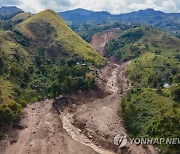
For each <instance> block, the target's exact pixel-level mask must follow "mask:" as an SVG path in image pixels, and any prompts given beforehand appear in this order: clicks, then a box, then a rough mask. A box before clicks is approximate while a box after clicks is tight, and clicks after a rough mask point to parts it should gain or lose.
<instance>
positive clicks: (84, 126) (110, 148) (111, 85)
mask: <svg viewBox="0 0 180 154" xmlns="http://www.w3.org/2000/svg"><path fill="white" fill-rule="evenodd" d="M127 65H128V63H124V64H122V65H120V66H119V65H117V64H113V63H109V65H108V66H106V67H105V68H103V69H102V70H100V71H99V72H98V74H99V75H98V77H99V80H102V83H101V86H102V88H103V90H104V91H108V92H109V95H106V96H105V97H101V98H94V99H89V98H86V97H84V99H78V100H80V101H79V102H77V103H76V104H73V105H71V106H70V107H67V108H66V109H65V110H64V112H63V113H62V114H60V115H59V114H58V113H57V111H56V110H55V109H54V108H53V107H52V103H53V100H44V101H42V102H37V103H34V104H29V105H28V106H27V108H26V109H25V110H24V118H23V119H22V121H21V124H22V125H25V126H26V127H25V128H24V129H23V130H17V131H16V133H17V135H16V136H15V137H10V136H7V137H6V139H5V140H4V141H1V142H0V153H1V154H28V153H29V154H94V153H101V154H112V153H115V152H116V153H132V154H136V153H137V154H140V153H147V154H150V153H152V154H155V153H156V151H155V149H154V148H153V147H146V148H143V147H142V146H137V145H130V144H127V145H126V147H125V148H123V149H116V148H115V147H114V144H113V139H114V136H115V135H117V134H121V133H126V131H125V129H124V126H123V122H122V119H121V118H119V116H118V115H117V111H118V107H119V104H120V100H121V97H122V96H121V94H119V93H120V92H119V87H121V90H123V92H124V91H126V90H127V89H128V88H129V87H130V85H129V84H128V82H127V79H126V77H125V76H124V73H123V70H124V68H125V67H126V66H127ZM99 82H100V81H99ZM72 108H73V110H72Z"/></svg>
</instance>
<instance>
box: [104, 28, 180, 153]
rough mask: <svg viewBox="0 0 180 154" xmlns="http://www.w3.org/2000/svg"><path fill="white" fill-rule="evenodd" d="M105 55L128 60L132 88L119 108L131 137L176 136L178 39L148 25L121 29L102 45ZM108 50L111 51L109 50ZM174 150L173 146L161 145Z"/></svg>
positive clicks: (179, 108) (179, 110)
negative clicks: (116, 36)
mask: <svg viewBox="0 0 180 154" xmlns="http://www.w3.org/2000/svg"><path fill="white" fill-rule="evenodd" d="M106 49H107V50H106V51H107V52H106V53H107V56H113V57H114V58H115V59H116V60H118V61H127V60H131V61H132V62H131V64H130V65H129V67H128V68H127V70H126V73H127V75H128V77H129V78H130V79H131V81H132V84H133V88H132V90H130V91H129V92H128V93H127V95H126V96H124V98H123V101H122V103H121V107H120V110H119V114H120V116H123V118H124V122H125V126H126V128H127V130H128V131H129V133H130V135H131V136H133V137H152V138H156V137H158V138H160V137H164V138H168V137H179V136H180V134H179V129H180V123H179V119H180V114H179V113H180V106H179V102H180V95H179V94H180V80H179V79H180V61H179V51H180V50H179V49H180V40H179V39H177V38H175V37H172V36H170V35H167V34H165V33H163V32H161V31H159V30H156V29H154V28H152V27H139V28H135V29H132V30H128V31H125V32H124V33H123V34H121V35H120V36H119V38H118V39H116V40H112V42H110V43H109V44H108V45H107V46H106ZM111 51H112V52H111ZM160 148H161V149H162V150H163V153H170V152H171V153H178V152H179V151H178V150H179V148H178V146H177V145H161V146H160Z"/></svg>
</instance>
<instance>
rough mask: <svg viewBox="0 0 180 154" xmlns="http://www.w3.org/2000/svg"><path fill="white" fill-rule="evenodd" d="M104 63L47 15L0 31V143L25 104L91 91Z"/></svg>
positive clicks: (58, 19)
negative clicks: (96, 72)
mask: <svg viewBox="0 0 180 154" xmlns="http://www.w3.org/2000/svg"><path fill="white" fill-rule="evenodd" d="M105 62H106V59H105V58H103V57H101V56H100V55H99V54H98V53H96V52H95V51H94V50H93V49H92V48H91V46H90V45H89V44H88V43H86V42H85V41H84V40H82V39H81V37H79V36H78V35H77V34H75V33H74V32H73V31H72V30H71V29H70V28H69V27H68V26H67V25H66V24H65V23H64V22H63V20H62V19H61V18H59V16H58V15H56V14H55V13H54V12H53V11H51V10H47V11H43V12H40V13H38V14H37V15H34V16H32V17H30V18H28V19H27V20H25V21H24V22H22V23H20V24H18V25H16V26H15V27H14V28H13V27H12V31H4V30H1V31H0V126H1V127H0V137H1V131H3V127H4V126H6V125H7V124H10V123H11V122H14V121H17V120H18V119H19V113H20V112H21V110H22V107H24V106H25V105H26V104H27V103H29V102H34V101H37V100H41V99H44V98H47V97H48V98H52V97H56V96H58V95H60V94H67V93H73V92H76V91H78V90H82V91H85V90H89V89H92V88H94V87H95V77H94V72H93V71H92V68H94V67H96V66H100V65H104V63H105Z"/></svg>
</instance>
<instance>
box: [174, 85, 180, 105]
mask: <svg viewBox="0 0 180 154" xmlns="http://www.w3.org/2000/svg"><path fill="white" fill-rule="evenodd" d="M172 95H173V97H174V100H175V101H177V102H179V101H180V85H179V86H177V87H176V88H175V89H173V90H172Z"/></svg>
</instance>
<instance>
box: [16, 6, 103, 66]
mask: <svg viewBox="0 0 180 154" xmlns="http://www.w3.org/2000/svg"><path fill="white" fill-rule="evenodd" d="M15 29H16V30H18V31H19V32H21V33H22V35H24V36H25V37H27V38H29V39H30V38H32V39H33V40H38V41H33V42H31V43H34V44H33V45H35V46H36V45H37V44H36V43H35V42H38V47H41V46H42V47H43V45H44V44H46V46H47V47H46V48H47V51H48V53H49V52H54V53H49V54H55V55H56V56H59V55H62V51H63V52H67V54H77V55H79V56H82V57H83V58H84V59H86V60H87V61H90V62H92V63H94V64H96V65H102V64H104V62H105V61H106V60H105V58H103V57H102V56H100V54H98V53H97V52H95V51H94V50H93V49H92V47H91V46H90V45H89V44H88V43H87V42H85V41H84V40H83V39H82V38H81V37H80V36H78V35H77V34H76V33H75V32H73V31H72V30H71V29H70V28H69V27H68V26H67V25H66V24H65V22H64V21H63V20H62V19H61V18H60V17H59V16H58V15H57V14H56V13H55V12H53V11H51V10H46V11H43V12H40V13H38V14H36V15H35V16H33V17H31V18H29V19H27V20H25V21H24V22H23V23H20V24H19V25H17V26H16V28H15ZM55 48H56V51H52V50H55Z"/></svg>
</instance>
